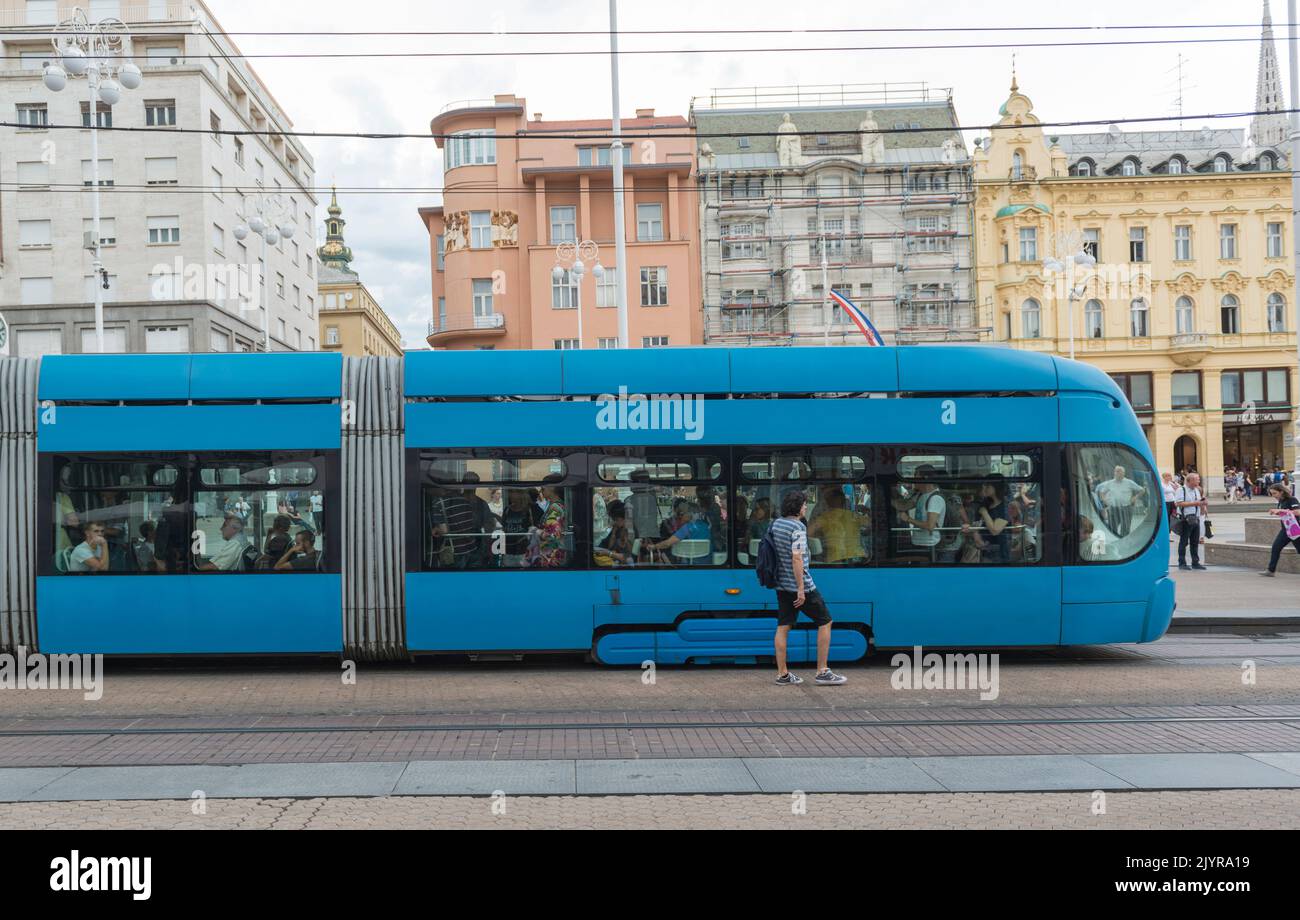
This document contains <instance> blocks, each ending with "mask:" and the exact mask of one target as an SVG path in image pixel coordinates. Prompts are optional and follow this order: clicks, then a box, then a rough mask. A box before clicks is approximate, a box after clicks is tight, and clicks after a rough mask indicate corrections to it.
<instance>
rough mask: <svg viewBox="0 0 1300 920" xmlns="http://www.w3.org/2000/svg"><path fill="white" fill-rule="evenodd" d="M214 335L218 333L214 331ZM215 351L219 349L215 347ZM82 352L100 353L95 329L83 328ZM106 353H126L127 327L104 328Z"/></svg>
mask: <svg viewBox="0 0 1300 920" xmlns="http://www.w3.org/2000/svg"><path fill="white" fill-rule="evenodd" d="M90 299H91V300H94V298H93V297H92V298H90ZM213 335H214V336H216V335H217V333H216V332H215V331H214V332H213ZM212 350H213V351H217V349H216V348H215V347H214V348H213V349H212ZM81 353H82V354H83V355H93V354H98V353H99V342H98V341H97V340H96V336H95V330H94V329H82V330H81ZM104 354H111V355H124V354H126V329H125V328H123V327H121V326H118V327H109V328H107V329H105V330H104Z"/></svg>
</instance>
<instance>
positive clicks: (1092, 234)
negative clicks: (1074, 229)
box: [1083, 227, 1101, 262]
mask: <svg viewBox="0 0 1300 920" xmlns="http://www.w3.org/2000/svg"><path fill="white" fill-rule="evenodd" d="M1083 251H1084V252H1086V253H1087V254H1088V255H1090V256H1092V257H1093V259H1095V260H1096V261H1098V262H1100V261H1101V230H1099V229H1098V228H1096V227H1088V228H1087V229H1086V230H1084V231H1083Z"/></svg>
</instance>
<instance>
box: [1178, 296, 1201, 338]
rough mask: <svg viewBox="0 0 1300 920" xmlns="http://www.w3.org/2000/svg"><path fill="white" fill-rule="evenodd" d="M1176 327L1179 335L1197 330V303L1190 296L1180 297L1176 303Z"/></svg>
mask: <svg viewBox="0 0 1300 920" xmlns="http://www.w3.org/2000/svg"><path fill="white" fill-rule="evenodd" d="M1174 328H1175V330H1176V331H1177V334H1178V335H1188V334H1190V333H1192V332H1195V331H1196V305H1195V304H1194V303H1192V298H1190V297H1179V298H1178V300H1177V302H1175V304H1174Z"/></svg>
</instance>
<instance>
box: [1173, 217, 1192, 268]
mask: <svg viewBox="0 0 1300 920" xmlns="http://www.w3.org/2000/svg"><path fill="white" fill-rule="evenodd" d="M1191 260H1192V228H1191V225H1189V224H1179V225H1178V226H1177V227H1174V261H1175V262H1190V261H1191Z"/></svg>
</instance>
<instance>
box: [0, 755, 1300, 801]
mask: <svg viewBox="0 0 1300 920" xmlns="http://www.w3.org/2000/svg"><path fill="white" fill-rule="evenodd" d="M1165 789H1300V751H1288V752H1275V753H1249V754H1236V753H1233V754H1092V755H1086V756H1075V755H1052V756H1039V757H1007V756H993V757H838V758H837V757H806V758H780V757H768V758H764V757H746V758H731V759H694V760H657V761H642V760H603V761H598V760H534V761H514V762H502V761H496V762H487V763H483V762H472V763H471V762H447V761H439V762H433V761H423V762H420V761H416V762H408V763H366V764H356V763H345V764H338V763H327V764H246V765H242V766H230V767H210V766H202V767H81V768H75V769H66V768H42V769H18V770H0V802H48V801H53V802H97V801H127V800H132V799H140V800H162V799H195V798H198V797H200V796H201V797H203V798H215V799H233V798H254V799H267V798H275V799H278V798H322V797H323V798H335V797H367V796H373V797H384V796H431V795H432V796H493V795H496V796H501V795H506V796H516V795H525V796H545V795H560V796H571V795H669V794H671V795H736V794H755V793H786V794H790V793H794V792H804V793H813V792H817V793H898V792H1055V791H1066V790H1074V791H1093V790H1146V791H1156V790H1165Z"/></svg>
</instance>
